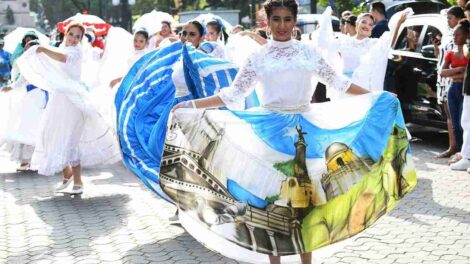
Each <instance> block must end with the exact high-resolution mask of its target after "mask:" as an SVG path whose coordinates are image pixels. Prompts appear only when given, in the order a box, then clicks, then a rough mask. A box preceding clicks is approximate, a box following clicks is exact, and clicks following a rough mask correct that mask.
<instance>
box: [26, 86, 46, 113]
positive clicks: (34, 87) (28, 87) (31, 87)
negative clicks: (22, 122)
mask: <svg viewBox="0 0 470 264" xmlns="http://www.w3.org/2000/svg"><path fill="white" fill-rule="evenodd" d="M37 88H38V87H37V86H35V85H32V84H28V85H26V92H28V93H29V92H31V91H32V90H34V89H37ZM41 91H43V92H44V97H45V98H44V99H45V103H44V108H46V106H47V103H48V102H49V92H48V91H44V90H42V89H41Z"/></svg>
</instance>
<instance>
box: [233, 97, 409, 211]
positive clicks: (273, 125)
mask: <svg viewBox="0 0 470 264" xmlns="http://www.w3.org/2000/svg"><path fill="white" fill-rule="evenodd" d="M234 114H236V115H237V116H238V117H240V118H241V119H243V120H245V121H246V122H248V123H250V124H251V126H252V128H253V131H254V132H255V133H256V135H257V136H259V137H260V138H261V139H262V140H263V141H264V142H265V143H266V144H267V145H269V146H270V147H272V148H273V149H275V150H277V151H280V152H282V153H284V154H288V155H292V156H294V155H295V147H293V146H294V141H297V140H298V136H297V135H295V136H290V135H287V132H288V130H287V129H288V128H293V129H295V127H296V126H301V127H302V131H303V132H305V133H306V135H304V137H305V141H306V142H316V144H309V145H307V158H324V157H325V151H326V148H327V147H328V146H329V145H330V144H331V143H332V142H341V143H345V144H346V145H349V146H350V147H351V148H352V150H353V151H354V152H355V153H357V154H359V155H360V156H361V157H370V158H371V159H373V160H374V161H378V160H379V159H380V157H381V156H382V154H383V151H384V149H386V146H387V144H388V141H389V136H390V134H391V133H392V129H393V127H394V126H393V125H394V124H395V125H397V126H399V127H401V128H405V122H404V119H403V115H402V113H401V108H400V104H399V101H398V99H397V98H396V97H395V96H393V95H391V94H390V93H388V92H385V93H382V94H381V95H380V96H379V97H378V98H377V100H376V101H375V102H374V104H373V106H372V107H371V109H370V110H369V112H368V114H367V115H366V116H365V117H364V119H362V120H360V121H358V122H355V123H353V124H351V125H349V126H346V127H344V128H341V129H322V128H319V127H317V126H315V125H314V124H312V123H310V122H309V121H307V120H306V119H305V118H304V117H302V115H301V114H277V113H268V112H264V113H262V112H241V111H240V112H234ZM295 134H296V133H295ZM371 142H374V143H373V144H371ZM408 151H409V152H411V150H408ZM227 187H228V190H229V192H230V194H232V195H233V196H234V197H235V199H236V200H238V201H242V202H246V203H248V204H250V205H251V206H254V207H257V208H265V207H266V205H267V204H268V202H267V201H266V200H264V199H263V198H264V197H263V198H261V197H257V196H256V195H254V194H252V193H250V192H249V191H248V190H246V189H245V188H243V187H242V186H240V185H239V184H238V183H236V182H234V181H232V180H228V181H227Z"/></svg>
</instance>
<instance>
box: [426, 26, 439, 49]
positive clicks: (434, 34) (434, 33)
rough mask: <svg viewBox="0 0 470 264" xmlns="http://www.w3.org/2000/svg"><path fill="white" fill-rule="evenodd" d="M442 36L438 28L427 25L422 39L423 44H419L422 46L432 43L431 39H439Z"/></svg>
mask: <svg viewBox="0 0 470 264" xmlns="http://www.w3.org/2000/svg"><path fill="white" fill-rule="evenodd" d="M441 38H442V33H441V31H439V29H437V28H435V27H433V26H428V29H427V30H426V34H425V35H424V39H423V44H422V45H421V46H422V47H424V46H428V45H432V44H433V43H432V42H433V40H436V39H438V40H440V39H441Z"/></svg>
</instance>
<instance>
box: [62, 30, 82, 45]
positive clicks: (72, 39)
mask: <svg viewBox="0 0 470 264" xmlns="http://www.w3.org/2000/svg"><path fill="white" fill-rule="evenodd" d="M82 37H83V31H82V30H81V29H80V27H72V28H70V29H69V30H68V31H67V34H65V46H66V47H71V46H77V45H78V44H79V43H80V41H81V40H82Z"/></svg>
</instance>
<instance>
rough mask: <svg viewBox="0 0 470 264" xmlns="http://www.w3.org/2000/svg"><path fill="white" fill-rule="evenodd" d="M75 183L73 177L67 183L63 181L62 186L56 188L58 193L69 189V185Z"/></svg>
mask: <svg viewBox="0 0 470 264" xmlns="http://www.w3.org/2000/svg"><path fill="white" fill-rule="evenodd" d="M72 182H73V176H71V177H70V178H69V179H68V180H67V181H66V182H65V183H64V182H63V181H62V183H61V184H59V185H58V186H57V187H56V188H55V191H56V192H58V191H62V190H64V189H66V188H67V187H69V185H70V184H71V183H72Z"/></svg>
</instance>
